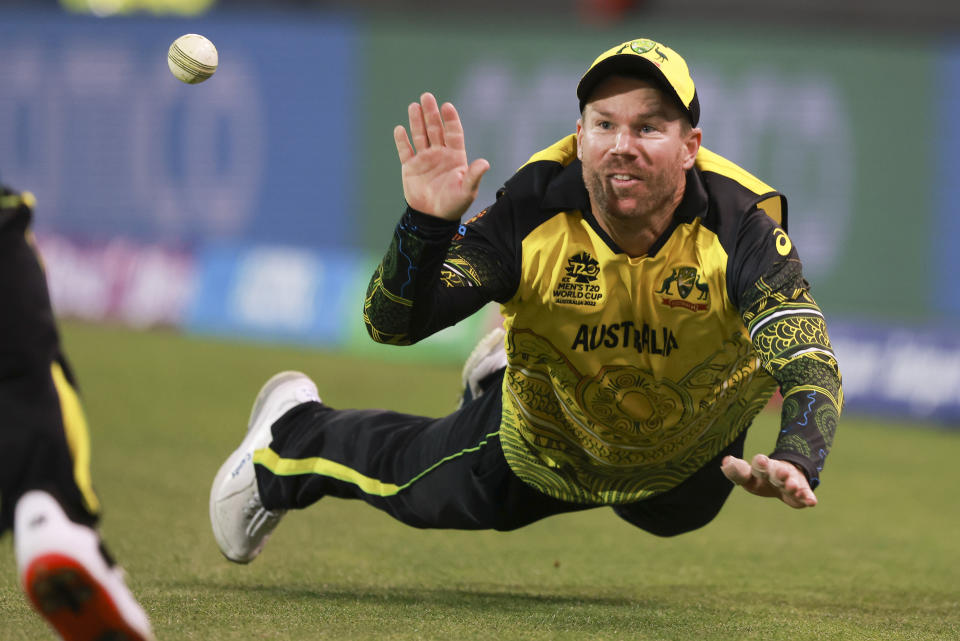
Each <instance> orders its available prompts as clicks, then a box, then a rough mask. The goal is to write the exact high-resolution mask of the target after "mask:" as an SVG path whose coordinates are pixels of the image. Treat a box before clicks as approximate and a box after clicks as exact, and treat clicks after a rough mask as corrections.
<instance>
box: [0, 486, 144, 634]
mask: <svg viewBox="0 0 960 641" xmlns="http://www.w3.org/2000/svg"><path fill="white" fill-rule="evenodd" d="M13 536H14V539H13V543H14V550H15V554H16V557H17V571H18V574H19V576H20V583H21V585H22V586H23V589H24V591H25V592H26V594H27V597H28V598H29V599H30V601H31V602H32V603H33V607H34V608H36V610H37V612H39V613H40V615H41V616H43V618H45V619H46V620H47V623H49V624H50V625H51V626H52V627H53V628H54V630H56V632H57V634H59V635H60V638H62V639H64V641H94V640H99V639H115V640H117V641H153V638H154V637H153V632H152V631H151V629H150V621H149V619H148V618H147V614H146V612H144V611H143V608H142V607H140V604H139V603H137V600H136V599H135V598H134V596H133V594H131V593H130V590H129V588H127V584H126V582H125V581H124V574H123V570H122V569H121V568H120V566H118V565H116V564H114V563H113V561H112V559H110V558H109V557H108V556H107V555H106V552H105V550H104V549H103V547H102V545H101V542H100V536H99V535H98V534H97V533H96V531H94V530H93V529H92V528H90V527H87V526H85V525H80V524H78V523H74V522H73V521H71V520H70V519H69V518H67V515H66V514H65V513H64V512H63V508H61V507H60V504H59V503H58V502H57V500H56V499H54V498H53V497H52V496H51V495H50V494H48V493H47V492H41V491H39V490H32V491H30V492H27V493H26V494H24V495H23V496H22V497H21V498H20V500H19V501H17V507H16V511H15V512H14V534H13Z"/></svg>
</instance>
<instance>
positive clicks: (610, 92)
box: [577, 76, 700, 222]
mask: <svg viewBox="0 0 960 641" xmlns="http://www.w3.org/2000/svg"><path fill="white" fill-rule="evenodd" d="M699 148H700V130H699V129H693V128H691V127H690V125H689V122H688V121H687V120H686V117H685V116H684V114H683V112H682V111H681V110H680V107H679V106H677V105H676V103H674V101H673V100H672V99H671V98H670V97H669V96H668V95H666V94H665V93H664V92H663V91H661V90H660V89H659V88H658V87H657V86H656V85H655V84H653V83H651V82H648V81H646V80H640V79H637V78H628V77H622V76H611V77H610V78H608V79H606V80H604V81H603V82H602V83H601V84H599V85H598V86H597V88H596V89H595V90H594V92H593V94H592V96H591V98H590V102H588V103H587V105H586V106H585V107H584V110H583V115H582V117H581V119H580V120H579V121H578V122H577V157H578V158H580V160H581V161H582V163H583V181H584V183H585V184H586V186H587V192H588V193H589V194H590V202H591V204H592V206H593V209H594V213H595V214H596V215H597V216H598V218H601V219H603V220H611V219H637V220H640V219H643V218H644V217H645V216H651V215H655V214H657V213H659V212H661V211H664V210H665V208H672V207H675V206H676V204H677V203H675V202H674V201H675V200H676V199H677V196H678V195H679V194H682V189H683V186H684V185H685V184H686V177H685V172H686V171H687V170H688V169H690V168H691V167H692V166H693V162H694V159H695V158H696V155H697V151H698V150H699ZM669 213H672V209H670V212H669ZM623 222H626V220H624V221H623Z"/></svg>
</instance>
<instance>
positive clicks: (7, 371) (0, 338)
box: [0, 188, 153, 640]
mask: <svg viewBox="0 0 960 641" xmlns="http://www.w3.org/2000/svg"><path fill="white" fill-rule="evenodd" d="M32 207H33V199H32V197H31V196H29V195H28V194H24V195H21V194H17V193H14V192H10V191H8V190H6V189H3V188H0V274H2V277H0V499H2V500H0V534H2V533H3V532H4V531H5V530H6V529H8V528H10V527H11V525H12V526H13V529H14V547H15V551H16V556H17V566H18V568H19V574H20V579H21V583H22V584H23V586H24V589H25V591H26V593H27V596H28V597H29V598H30V600H31V602H32V603H33V604H34V606H35V607H36V608H37V611H38V612H39V613H40V614H41V615H42V616H43V617H44V618H46V619H47V621H48V622H49V623H50V624H51V625H52V626H53V627H54V628H55V629H56V630H57V632H58V633H59V634H60V635H61V637H62V638H64V639H84V640H86V639H133V640H141V639H152V638H153V637H152V635H151V633H150V626H149V623H148V622H147V618H146V615H145V614H144V613H143V610H142V608H140V606H139V605H138V604H137V603H136V601H135V600H134V598H133V596H132V595H131V594H130V592H129V590H128V589H127V587H126V585H125V584H124V581H123V574H122V571H121V570H120V569H119V568H118V567H116V566H115V565H114V564H113V562H112V561H111V560H110V559H109V558H108V557H107V556H106V553H105V552H104V551H103V548H102V545H101V542H100V537H99V535H98V534H97V532H96V531H95V530H94V529H93V526H94V525H95V524H96V522H97V519H98V517H99V511H100V505H99V502H98V499H97V497H96V495H95V494H94V492H93V487H92V482H91V478H90V447H89V437H88V432H87V425H86V419H85V417H84V413H83V410H82V407H81V405H80V401H79V398H78V396H77V393H76V390H75V387H74V381H73V376H72V374H71V372H70V368H69V366H68V364H67V362H66V359H65V358H64V357H63V355H62V354H61V353H60V341H59V336H58V333H57V328H56V325H55V322H54V317H53V312H52V310H51V307H50V298H49V295H48V293H47V284H46V279H45V276H44V274H43V269H42V268H41V266H40V263H39V261H38V259H37V256H36V253H35V252H34V250H33V247H32V246H31V243H30V240H29V239H30V235H29V225H30V219H31V216H32Z"/></svg>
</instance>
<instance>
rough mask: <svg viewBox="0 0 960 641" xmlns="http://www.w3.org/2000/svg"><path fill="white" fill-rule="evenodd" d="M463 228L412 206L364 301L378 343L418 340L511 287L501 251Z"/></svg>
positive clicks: (370, 329)
mask: <svg viewBox="0 0 960 641" xmlns="http://www.w3.org/2000/svg"><path fill="white" fill-rule="evenodd" d="M458 227H459V229H460V230H463V226H462V225H459V223H457V222H453V223H450V222H448V221H442V220H438V219H434V218H432V217H429V216H427V215H426V214H420V213H418V212H414V211H412V210H408V211H407V213H406V214H405V215H404V216H403V219H402V220H401V221H400V223H399V224H398V225H397V227H396V229H395V231H394V235H393V240H392V241H391V243H390V247H389V249H388V250H387V253H386V255H385V256H384V257H383V260H382V261H381V262H380V265H379V266H378V267H377V269H376V271H375V272H374V275H373V278H372V279H371V280H370V285H369V287H368V288H367V295H366V299H365V300H364V305H363V320H364V323H365V324H366V326H367V331H368V332H369V333H370V336H371V337H372V338H373V339H374V340H375V341H377V342H378V343H388V344H392V345H410V344H413V343H416V342H417V341H419V340H421V339H423V338H426V337H427V336H429V335H430V334H433V333H434V332H437V331H439V330H441V329H444V328H445V327H449V326H450V325H453V324H455V323H457V322H458V321H460V320H462V319H464V318H466V317H467V316H470V315H471V314H473V313H474V312H476V311H477V310H478V309H480V308H481V307H482V306H483V305H485V304H486V303H488V302H490V301H491V300H501V299H502V297H503V296H504V294H505V293H506V292H509V291H511V289H510V288H511V284H510V279H509V277H508V276H507V273H506V270H505V269H504V268H503V267H502V266H501V265H502V262H501V261H500V260H499V259H498V257H497V255H496V253H495V252H494V251H492V249H491V248H490V247H488V246H484V245H483V244H482V243H480V239H475V238H473V236H475V235H473V234H471V241H472V242H470V243H467V242H464V241H463V239H462V237H461V236H460V235H459V234H456V236H455V233H456V232H457V231H458ZM454 238H457V240H454ZM515 288H516V285H515V284H514V285H513V289H515ZM506 296H507V297H509V294H506Z"/></svg>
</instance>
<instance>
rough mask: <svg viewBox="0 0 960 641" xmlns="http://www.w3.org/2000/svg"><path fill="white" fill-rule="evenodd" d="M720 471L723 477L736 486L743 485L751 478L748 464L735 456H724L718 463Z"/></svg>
mask: <svg viewBox="0 0 960 641" xmlns="http://www.w3.org/2000/svg"><path fill="white" fill-rule="evenodd" d="M720 469H721V470H722V471H723V475H724V476H726V477H727V478H728V479H730V480H731V481H733V482H734V483H736V484H737V485H743V484H745V483H747V482H748V481H750V479H751V478H752V475H751V472H750V464H749V463H747V462H746V461H744V460H743V459H741V458H736V457H735V456H725V457H724V458H723V461H721V463H720Z"/></svg>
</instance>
